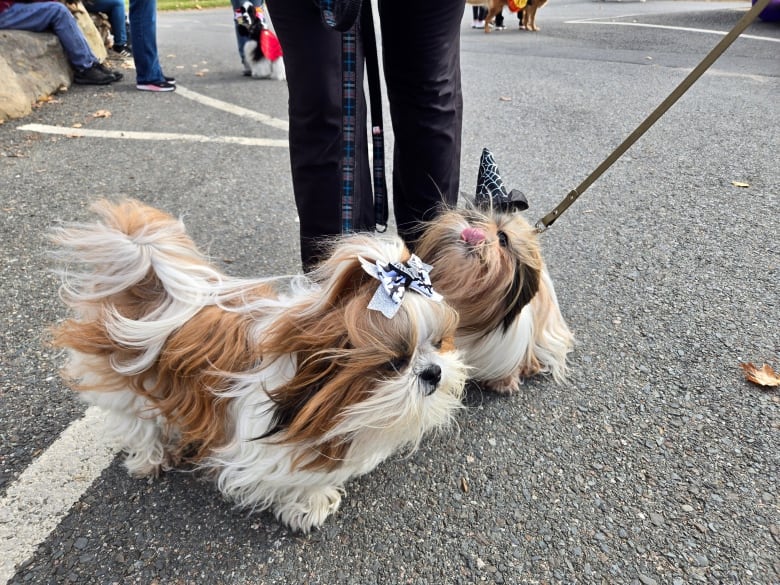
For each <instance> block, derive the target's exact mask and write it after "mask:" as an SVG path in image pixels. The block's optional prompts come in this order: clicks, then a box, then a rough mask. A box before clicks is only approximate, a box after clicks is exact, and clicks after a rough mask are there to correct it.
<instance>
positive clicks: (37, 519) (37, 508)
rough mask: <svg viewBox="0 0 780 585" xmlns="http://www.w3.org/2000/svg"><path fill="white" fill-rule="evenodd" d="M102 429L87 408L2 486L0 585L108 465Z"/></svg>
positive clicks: (110, 454) (98, 415) (96, 413)
mask: <svg viewBox="0 0 780 585" xmlns="http://www.w3.org/2000/svg"><path fill="white" fill-rule="evenodd" d="M104 425H105V413H104V412H103V411H101V410H100V409H98V408H96V407H94V406H93V407H90V408H89V409H87V412H86V413H85V414H84V417H83V418H80V419H79V420H77V421H75V422H73V423H71V424H70V426H69V427H68V428H66V429H65V430H64V431H63V433H62V434H61V435H60V436H59V438H58V439H57V440H56V441H54V443H52V445H51V446H50V447H49V448H48V449H46V451H44V452H43V454H42V455H41V456H40V457H38V459H36V460H35V461H33V462H32V463H31V464H30V466H29V467H28V468H27V469H25V470H24V472H23V473H22V474H21V475H20V476H19V477H18V478H17V480H16V481H15V482H13V483H12V484H11V485H10V486H9V487H8V491H7V492H6V495H5V497H4V498H3V499H2V500H0V583H2V584H5V583H7V582H8V581H9V580H10V579H11V578H12V577H13V576H14V574H15V573H16V566H17V565H19V564H20V563H23V562H24V561H26V560H27V559H29V558H30V556H32V554H33V553H34V552H35V550H36V549H37V548H38V545H39V544H40V543H42V542H43V541H44V540H46V538H47V537H48V536H49V534H50V533H51V532H52V531H53V530H54V529H55V528H57V526H58V525H59V523H60V521H61V520H62V519H63V518H64V517H65V515H66V514H67V513H68V511H69V510H70V508H71V506H73V504H75V503H76V502H78V501H79V499H80V498H81V496H82V495H83V494H84V492H85V491H87V489H89V486H91V485H92V483H93V482H94V481H95V480H96V479H97V478H98V477H99V476H100V474H101V473H102V472H103V470H104V469H105V468H106V467H108V466H109V465H110V464H111V462H112V461H113V460H114V456H115V455H116V451H115V449H114V448H113V447H112V446H111V445H110V444H106V440H105V439H104V437H103V436H102V432H103V429H104Z"/></svg>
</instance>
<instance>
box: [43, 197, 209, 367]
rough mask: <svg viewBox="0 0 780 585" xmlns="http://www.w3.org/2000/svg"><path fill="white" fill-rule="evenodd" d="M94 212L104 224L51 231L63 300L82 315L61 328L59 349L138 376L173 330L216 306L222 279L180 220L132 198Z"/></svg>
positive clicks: (99, 205)
mask: <svg viewBox="0 0 780 585" xmlns="http://www.w3.org/2000/svg"><path fill="white" fill-rule="evenodd" d="M93 209H94V211H95V212H96V213H97V214H98V215H99V216H100V218H101V220H100V221H97V222H95V223H91V224H70V225H67V226H64V227H60V228H56V229H54V230H53V232H52V240H53V241H54V243H55V245H56V246H57V249H56V250H55V251H54V256H55V258H56V259H58V260H59V262H60V268H59V270H58V272H59V274H60V275H61V277H62V285H61V287H60V295H61V297H62V299H63V300H64V302H65V303H66V304H67V305H68V306H70V307H71V308H72V309H73V311H74V313H75V317H74V318H71V319H68V320H67V321H65V322H63V323H61V324H60V325H58V326H57V327H55V328H54V332H53V333H54V343H55V345H58V346H60V347H67V348H69V349H72V350H75V351H77V352H80V353H82V354H87V355H93V356H103V357H105V358H107V359H108V360H109V363H110V365H111V368H112V369H113V370H114V371H115V372H116V373H118V374H122V375H125V376H128V375H134V374H139V373H142V372H145V371H147V370H149V369H150V368H151V367H152V365H153V364H154V362H155V360H156V359H157V357H158V355H159V353H160V350H161V348H162V347H163V344H164V343H165V340H166V339H167V338H168V336H169V335H170V334H171V333H172V332H173V331H175V330H176V329H177V328H179V327H181V326H182V325H183V324H184V323H186V322H187V321H188V320H189V319H190V318H191V317H192V316H193V315H195V314H196V313H197V312H198V311H199V310H201V309H202V308H203V307H204V306H206V305H208V304H213V303H214V299H215V296H216V294H217V290H218V288H219V284H220V282H221V281H222V275H221V274H220V273H219V272H218V271H217V270H216V269H215V268H214V267H213V266H212V265H211V264H210V263H209V262H208V261H207V260H206V258H205V257H204V256H203V255H202V254H201V253H200V252H199V251H198V250H197V248H196V246H195V244H194V243H193V241H192V240H191V239H190V237H189V236H188V235H187V234H186V232H185V229H184V226H183V224H182V222H181V221H179V220H177V219H174V218H173V217H171V216H169V215H167V214H165V213H163V212H161V211H159V210H157V209H154V208H152V207H149V206H147V205H144V204H142V203H140V202H138V201H133V200H127V201H123V202H120V203H116V204H114V203H110V202H108V201H100V202H98V203H96V204H95V205H94V206H93Z"/></svg>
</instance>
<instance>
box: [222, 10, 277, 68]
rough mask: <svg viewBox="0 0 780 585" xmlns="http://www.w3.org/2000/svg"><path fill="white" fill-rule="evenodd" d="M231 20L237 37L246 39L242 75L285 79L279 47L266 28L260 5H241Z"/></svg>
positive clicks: (273, 35)
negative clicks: (235, 28) (234, 25)
mask: <svg viewBox="0 0 780 585" xmlns="http://www.w3.org/2000/svg"><path fill="white" fill-rule="evenodd" d="M234 17H235V20H236V26H237V30H238V34H240V35H241V36H244V37H248V39H249V40H247V42H246V44H245V45H244V75H246V76H247V77H256V78H258V79H267V78H271V79H276V80H279V81H284V80H285V79H287V72H286V71H285V68H284V58H283V55H282V46H281V45H280V44H279V39H277V38H276V35H275V34H274V33H273V31H271V29H270V28H268V24H267V23H266V19H265V13H264V12H263V3H262V2H259V3H258V5H255V4H253V3H252V2H249V1H247V2H244V3H243V4H242V5H241V6H240V7H239V8H236V10H235V13H234Z"/></svg>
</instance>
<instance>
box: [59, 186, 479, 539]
mask: <svg viewBox="0 0 780 585" xmlns="http://www.w3.org/2000/svg"><path fill="white" fill-rule="evenodd" d="M94 209H95V211H96V212H97V213H98V214H99V216H100V221H97V222H95V223H89V224H74V225H68V226H65V227H61V228H59V229H56V230H55V231H54V233H53V239H54V241H55V243H56V244H57V247H58V249H57V251H56V252H55V253H56V254H57V256H58V257H59V260H60V261H61V262H62V268H61V274H62V278H63V284H62V287H61V296H62V298H63V299H64V301H65V302H66V303H67V305H68V306H69V307H70V308H71V310H72V314H73V317H72V318H70V319H68V320H66V321H64V322H62V323H61V324H59V325H58V326H56V327H55V328H54V332H53V333H54V342H55V344H56V345H57V346H60V347H63V348H67V349H68V352H69V361H68V363H67V366H66V367H65V368H64V375H65V376H66V378H67V379H68V380H69V381H70V384H71V385H72V387H73V388H74V389H76V390H78V391H79V392H80V395H81V396H82V397H83V398H84V399H85V400H86V401H87V402H89V403H92V404H95V405H97V406H99V407H101V408H103V409H105V410H107V411H108V412H109V415H110V418H109V420H110V422H109V428H110V430H111V431H112V434H113V435H114V436H115V437H116V439H118V440H119V441H120V443H121V445H122V447H123V449H124V450H125V451H126V452H127V458H126V460H125V464H126V466H127V468H128V470H129V471H130V473H131V474H133V475H136V476H149V475H156V474H158V473H159V472H160V471H161V470H164V469H167V468H172V467H174V466H177V465H180V464H188V465H190V466H195V467H196V468H198V469H200V470H202V471H203V472H205V473H206V474H208V475H209V476H211V477H213V479H214V481H215V482H216V485H217V486H218V487H219V489H220V490H221V492H222V493H223V494H225V495H226V496H228V497H229V498H231V499H232V500H234V501H235V502H236V503H238V504H239V505H240V506H243V507H247V508H250V509H265V508H271V509H272V510H273V512H274V513H275V514H276V516H277V517H278V518H279V519H280V520H281V521H282V522H284V523H285V524H287V525H289V526H290V527H291V528H292V529H294V530H300V531H303V532H308V531H310V530H311V529H312V528H315V527H318V526H320V525H321V524H322V523H323V521H324V520H325V519H326V518H327V517H328V516H329V515H330V514H332V513H333V512H334V511H335V510H336V509H337V508H338V507H339V503H340V501H341V496H342V493H343V490H344V487H343V486H344V483H345V482H346V481H347V480H348V479H349V478H351V477H353V476H355V475H359V474H363V473H366V472H368V471H370V470H372V469H373V468H374V467H375V466H376V465H377V464H379V463H380V462H381V461H382V460H384V459H385V458H387V457H388V456H389V455H391V454H392V453H394V452H396V451H397V450H399V449H403V448H409V449H414V448H415V447H416V446H417V445H418V444H419V442H420V440H421V438H422V437H423V435H424V434H425V433H426V431H429V430H431V429H434V428H436V427H441V426H444V425H447V424H448V423H449V422H450V421H451V420H452V417H453V413H454V411H455V410H456V409H458V408H459V407H460V398H461V395H462V391H463V386H464V382H465V377H466V373H465V372H466V368H465V366H464V365H463V363H462V362H461V361H460V360H459V357H458V353H457V351H455V350H454V344H453V342H452V338H453V336H454V333H455V330H456V326H457V314H456V313H455V311H454V310H453V309H452V308H450V307H449V306H448V305H447V304H446V303H444V302H435V301H433V300H430V299H428V298H426V297H424V296H422V295H420V294H416V293H414V292H409V293H407V294H406V296H405V298H404V299H403V302H402V303H401V307H400V309H399V311H398V313H397V314H396V315H395V316H394V317H393V318H392V319H388V318H386V317H385V316H384V315H382V314H381V313H380V312H377V311H372V310H369V309H368V308H367V306H368V304H369V301H370V299H371V298H372V295H373V294H374V292H375V291H376V289H377V286H378V284H379V283H378V281H376V280H374V279H373V278H372V277H371V276H369V275H368V274H366V272H365V271H364V270H363V268H362V267H361V264H360V260H359V256H360V257H363V258H364V259H366V260H368V261H369V262H373V261H374V260H382V261H386V262H392V261H405V260H406V259H408V257H409V252H408V250H407V249H406V248H405V246H404V245H403V243H402V242H401V240H400V239H398V238H384V239H380V238H371V237H368V236H353V237H351V238H346V239H344V240H343V241H341V242H339V243H338V244H337V245H336V246H335V247H334V250H333V253H332V255H331V256H330V257H329V258H328V259H327V260H326V261H325V262H324V263H323V264H322V265H321V266H320V267H319V269H318V270H317V271H315V272H314V273H313V275H312V276H311V277H291V278H287V279H281V278H278V279H266V280H263V279H258V280H244V279H237V278H231V277H229V276H225V275H224V274H222V273H221V272H220V271H218V270H217V269H216V268H215V267H214V266H213V265H212V264H211V263H209V262H208V261H207V260H206V258H205V257H204V256H203V255H202V254H201V253H200V252H199V251H198V250H197V249H196V247H195V245H194V243H193V241H192V240H191V239H190V237H189V236H188V235H187V233H186V232H185V229H184V226H183V224H182V223H181V221H178V220H176V219H174V218H172V217H171V216H169V215H167V214H165V213H163V212H161V211H158V210H156V209H153V208H151V207H148V206H146V205H143V204H141V203H139V202H137V201H124V202H121V203H119V204H112V203H108V202H105V201H104V202H100V203H98V204H96V205H95V206H94Z"/></svg>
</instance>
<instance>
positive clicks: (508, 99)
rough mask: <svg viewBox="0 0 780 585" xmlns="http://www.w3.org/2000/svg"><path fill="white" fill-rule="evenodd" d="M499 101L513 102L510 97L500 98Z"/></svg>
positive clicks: (503, 96)
mask: <svg viewBox="0 0 780 585" xmlns="http://www.w3.org/2000/svg"><path fill="white" fill-rule="evenodd" d="M498 101H500V102H511V101H512V98H511V97H508V96H505V95H502V96H501V97H499V98H498Z"/></svg>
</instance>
